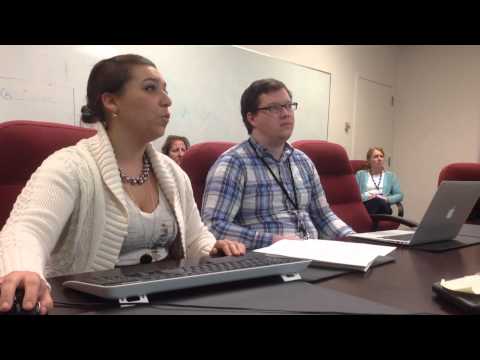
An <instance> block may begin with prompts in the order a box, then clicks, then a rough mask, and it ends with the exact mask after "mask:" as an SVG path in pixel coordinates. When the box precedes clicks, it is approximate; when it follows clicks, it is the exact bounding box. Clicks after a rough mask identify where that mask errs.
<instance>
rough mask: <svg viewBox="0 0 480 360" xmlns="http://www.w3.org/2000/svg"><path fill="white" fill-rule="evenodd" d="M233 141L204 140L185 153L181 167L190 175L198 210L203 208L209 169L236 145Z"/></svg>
mask: <svg viewBox="0 0 480 360" xmlns="http://www.w3.org/2000/svg"><path fill="white" fill-rule="evenodd" d="M234 145H235V143H233V142H219V141H217V142H204V143H199V144H195V145H193V146H192V147H191V148H190V149H188V150H187V152H186V153H185V155H184V157H183V159H182V163H181V167H182V168H183V170H185V172H186V173H187V175H188V176H189V177H190V181H191V182H192V188H193V196H194V197H195V202H196V203H197V207H198V211H201V208H202V199H203V190H204V189H205V181H206V179H207V175H208V171H209V170H210V168H211V167H212V165H213V164H214V163H215V161H216V160H217V159H218V157H219V156H220V155H222V154H223V153H224V152H225V151H226V150H228V149H230V148H231V147H232V146H234Z"/></svg>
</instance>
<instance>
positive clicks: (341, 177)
mask: <svg viewBox="0 0 480 360" xmlns="http://www.w3.org/2000/svg"><path fill="white" fill-rule="evenodd" d="M292 146H294V147H295V148H297V149H299V150H301V151H303V152H304V153H305V154H306V155H307V156H308V157H309V158H310V159H311V160H312V161H313V163H314V165H315V167H316V168H317V172H318V175H319V176H320V181H321V183H322V186H323V189H324V191H325V195H326V197H327V201H328V203H329V204H330V208H331V209H332V210H333V212H334V213H335V214H336V215H337V216H338V217H339V218H340V219H342V220H343V221H345V222H346V223H347V224H348V225H350V226H351V227H352V228H353V229H354V230H355V231H356V232H366V231H371V230H372V227H373V222H372V219H371V218H370V215H369V214H368V212H367V210H366V208H365V206H364V205H363V203H362V198H361V197H360V190H359V188H358V184H357V182H356V180H355V176H354V174H353V170H352V166H351V165H350V161H349V159H348V155H347V152H346V151H345V149H344V148H343V147H342V146H341V145H338V144H334V143H331V142H328V141H321V140H299V141H295V142H294V143H292Z"/></svg>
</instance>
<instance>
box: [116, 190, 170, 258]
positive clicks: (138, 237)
mask: <svg viewBox="0 0 480 360" xmlns="http://www.w3.org/2000/svg"><path fill="white" fill-rule="evenodd" d="M158 195H159V201H158V205H157V207H156V209H155V210H154V211H153V212H152V213H146V212H143V211H142V210H140V209H139V207H138V206H137V204H135V202H134V201H133V200H132V199H131V198H130V195H128V193H127V192H125V198H126V201H127V211H128V235H127V237H126V238H125V240H124V241H123V245H122V248H121V250H120V256H119V259H118V262H117V264H116V265H117V266H125V265H135V264H139V263H140V258H141V257H142V256H143V255H145V254H147V255H150V256H151V257H152V262H154V261H160V260H163V259H165V258H166V257H167V256H168V248H169V246H170V245H171V243H172V242H173V241H174V240H175V238H176V237H177V232H178V225H177V221H176V219H175V216H174V214H173V211H172V209H171V208H170V205H169V204H168V202H167V199H166V198H165V196H164V195H163V193H162V191H161V190H160V189H159V192H158Z"/></svg>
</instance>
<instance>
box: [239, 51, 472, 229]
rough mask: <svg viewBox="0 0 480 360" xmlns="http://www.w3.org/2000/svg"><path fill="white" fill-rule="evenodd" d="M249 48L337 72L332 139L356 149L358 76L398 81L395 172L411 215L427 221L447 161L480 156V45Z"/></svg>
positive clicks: (333, 76)
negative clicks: (347, 127)
mask: <svg viewBox="0 0 480 360" xmlns="http://www.w3.org/2000/svg"><path fill="white" fill-rule="evenodd" d="M245 47H248V48H251V49H254V50H256V51H259V52H263V53H266V54H268V55H271V56H274V57H277V58H281V59H285V60H288V61H292V62H295V63H299V64H303V65H307V66H311V67H314V68H317V69H320V70H323V71H327V72H330V73H331V74H332V87H331V95H330V96H331V98H330V123H329V140H330V141H332V142H336V143H339V144H342V145H343V146H344V147H345V148H346V149H347V151H348V153H349V154H351V150H352V131H353V129H352V130H351V131H350V132H349V133H348V134H347V133H345V132H344V124H345V122H350V123H351V124H352V125H354V124H353V119H354V96H355V81H356V77H357V76H358V75H361V76H362V77H366V78H368V79H370V80H375V81H378V82H381V83H385V84H389V85H392V86H393V88H394V92H395V98H396V101H395V110H394V144H393V153H394V156H395V168H394V171H395V172H397V174H398V175H399V177H400V181H401V186H402V189H403V191H404V192H405V194H406V198H405V201H404V204H405V209H406V215H407V217H408V218H411V219H413V220H417V221H419V220H421V217H422V215H423V213H424V212H425V210H426V208H427V206H428V204H429V202H430V200H431V198H432V196H433V194H434V192H435V190H436V187H437V177H438V173H439V172H440V170H441V168H442V167H443V166H445V165H446V164H448V163H451V162H461V161H480V156H479V153H480V151H479V149H480V125H479V122H480V118H479V117H480V109H479V105H478V104H479V100H480V99H479V95H480V46H364V45H358V46H333V45H328V46H325V45H319V46H278V45H269V46H266V45H255V46H251V45H246V46H245Z"/></svg>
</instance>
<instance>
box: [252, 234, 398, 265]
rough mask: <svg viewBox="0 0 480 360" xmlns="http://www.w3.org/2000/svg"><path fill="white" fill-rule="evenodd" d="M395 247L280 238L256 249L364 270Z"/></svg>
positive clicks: (318, 263) (320, 263)
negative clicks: (271, 243) (273, 242)
mask: <svg viewBox="0 0 480 360" xmlns="http://www.w3.org/2000/svg"><path fill="white" fill-rule="evenodd" d="M395 249H396V247H394V246H383V245H372V244H363V243H352V242H344V241H335V240H316V239H312V240H280V241H277V242H276V243H275V244H273V245H270V246H267V247H264V248H261V249H257V250H255V251H257V252H262V253H266V254H272V255H283V256H289V257H294V258H300V259H310V260H313V263H314V264H315V263H317V265H322V264H324V265H326V266H328V265H337V266H334V267H345V268H352V269H357V270H362V271H367V270H368V268H369V267H370V265H372V263H373V262H374V261H375V259H376V258H377V257H378V256H385V255H387V254H389V253H390V252H392V251H393V250H395Z"/></svg>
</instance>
